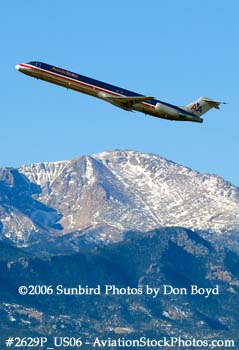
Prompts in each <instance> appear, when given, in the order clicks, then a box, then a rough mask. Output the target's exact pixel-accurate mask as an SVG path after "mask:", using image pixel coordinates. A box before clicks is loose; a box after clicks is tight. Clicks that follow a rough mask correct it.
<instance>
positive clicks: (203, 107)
mask: <svg viewBox="0 0 239 350" xmlns="http://www.w3.org/2000/svg"><path fill="white" fill-rule="evenodd" d="M224 103H225V102H220V101H214V100H211V99H210V98H208V97H200V98H199V99H198V100H196V101H194V102H192V103H190V104H188V105H186V106H183V107H181V108H182V109H184V110H185V111H187V112H189V113H193V114H195V115H197V116H199V117H200V116H201V115H203V114H204V113H206V112H207V111H209V109H211V108H216V109H220V108H219V106H220V104H224Z"/></svg>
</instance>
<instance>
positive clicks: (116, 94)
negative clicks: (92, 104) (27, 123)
mask: <svg viewBox="0 0 239 350" xmlns="http://www.w3.org/2000/svg"><path fill="white" fill-rule="evenodd" d="M16 69H17V70H18V71H19V72H22V73H24V74H27V75H30V76H31V77H34V78H37V79H41V80H45V81H48V82H50V83H53V84H57V85H60V86H63V87H66V88H68V89H72V90H76V91H79V92H82V93H84V94H87V95H91V96H94V97H98V98H100V99H102V100H104V101H107V102H110V103H111V104H113V105H115V106H117V107H119V108H122V109H124V110H126V111H138V112H142V113H145V114H149V115H151V116H153V117H158V118H163V119H169V120H178V121H190V122H197V123H202V122H203V119H202V118H201V116H202V115H203V114H204V113H206V112H207V111H209V109H211V108H217V109H219V106H220V104H222V103H225V102H220V101H214V100H211V99H210V98H207V97H200V98H199V99H198V100H196V101H194V102H192V103H189V104H188V105H186V106H181V107H179V106H174V105H172V104H170V103H167V102H163V101H160V100H157V99H155V98H154V97H152V96H145V95H141V94H138V93H136V92H133V91H130V90H126V89H123V88H121V87H118V86H114V85H111V84H108V83H104V82H102V81H99V80H95V79H92V78H88V77H85V76H84V75H80V74H78V73H73V72H70V71H68V70H66V69H62V68H58V67H56V66H52V65H50V64H47V63H43V62H37V61H31V62H28V63H21V64H17V65H16Z"/></svg>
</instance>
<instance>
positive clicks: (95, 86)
mask: <svg viewBox="0 0 239 350" xmlns="http://www.w3.org/2000/svg"><path fill="white" fill-rule="evenodd" d="M19 66H20V67H25V68H30V69H31V70H33V71H39V72H44V73H47V74H49V75H52V76H54V77H61V78H62V79H64V80H66V81H73V82H76V83H77V84H79V85H83V86H87V87H89V88H92V90H97V91H101V92H107V93H109V94H111V95H113V96H122V97H127V96H125V95H121V94H117V93H116V92H113V91H112V90H107V89H103V88H99V87H98V86H97V85H92V84H88V83H85V82H82V81H79V80H76V79H73V78H68V77H65V76H64V75H61V74H59V73H54V72H49V71H48V70H46V69H42V68H39V67H35V66H32V65H27V64H25V63H21V64H19ZM130 97H131V96H130ZM132 97H133V96H132ZM139 104H141V105H144V106H146V107H150V108H152V109H155V106H154V105H151V104H149V103H147V102H139Z"/></svg>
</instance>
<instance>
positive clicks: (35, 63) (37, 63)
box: [28, 61, 41, 67]
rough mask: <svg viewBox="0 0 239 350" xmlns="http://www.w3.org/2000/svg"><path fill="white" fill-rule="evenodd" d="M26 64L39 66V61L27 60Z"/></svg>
mask: <svg viewBox="0 0 239 350" xmlns="http://www.w3.org/2000/svg"><path fill="white" fill-rule="evenodd" d="M28 64H31V65H32V66H36V67H41V62H37V61H31V62H28Z"/></svg>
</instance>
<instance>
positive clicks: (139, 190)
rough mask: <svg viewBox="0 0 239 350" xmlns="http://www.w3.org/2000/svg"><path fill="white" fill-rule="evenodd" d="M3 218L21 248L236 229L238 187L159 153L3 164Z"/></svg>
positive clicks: (114, 153)
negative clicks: (160, 231)
mask: <svg viewBox="0 0 239 350" xmlns="http://www.w3.org/2000/svg"><path fill="white" fill-rule="evenodd" d="M0 221H1V227H0V230H1V236H2V237H3V236H6V237H8V238H9V239H11V240H13V241H14V242H16V243H18V244H19V245H22V244H23V245H24V244H29V242H33V241H34V240H39V237H41V238H44V239H45V238H46V237H48V238H49V237H52V236H56V235H60V236H61V235H65V234H69V233H74V232H79V231H85V232H86V231H88V230H95V232H97V235H98V236H97V239H98V240H101V241H111V242H114V241H119V240H121V239H122V232H124V231H125V230H131V229H136V230H142V231H147V230H150V229H154V228H157V227H168V226H181V227H186V228H190V229H194V230H205V231H210V232H214V233H222V232H226V231H238V230H239V189H238V188H237V187H235V186H233V185H232V184H230V183H228V182H227V181H225V180H223V179H222V178H220V177H218V176H215V175H209V174H200V173H198V172H196V171H193V170H191V169H189V168H186V167H184V166H181V165H178V164H176V163H173V162H171V161H168V160H166V159H164V158H161V157H159V156H157V155H153V154H142V153H139V152H134V151H112V152H103V153H100V154H96V155H92V156H82V157H79V158H76V159H73V160H72V161H62V162H53V163H38V164H30V165H26V166H23V167H21V168H19V169H13V168H3V169H0ZM106 231H107V234H106V233H105V232H106Z"/></svg>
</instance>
